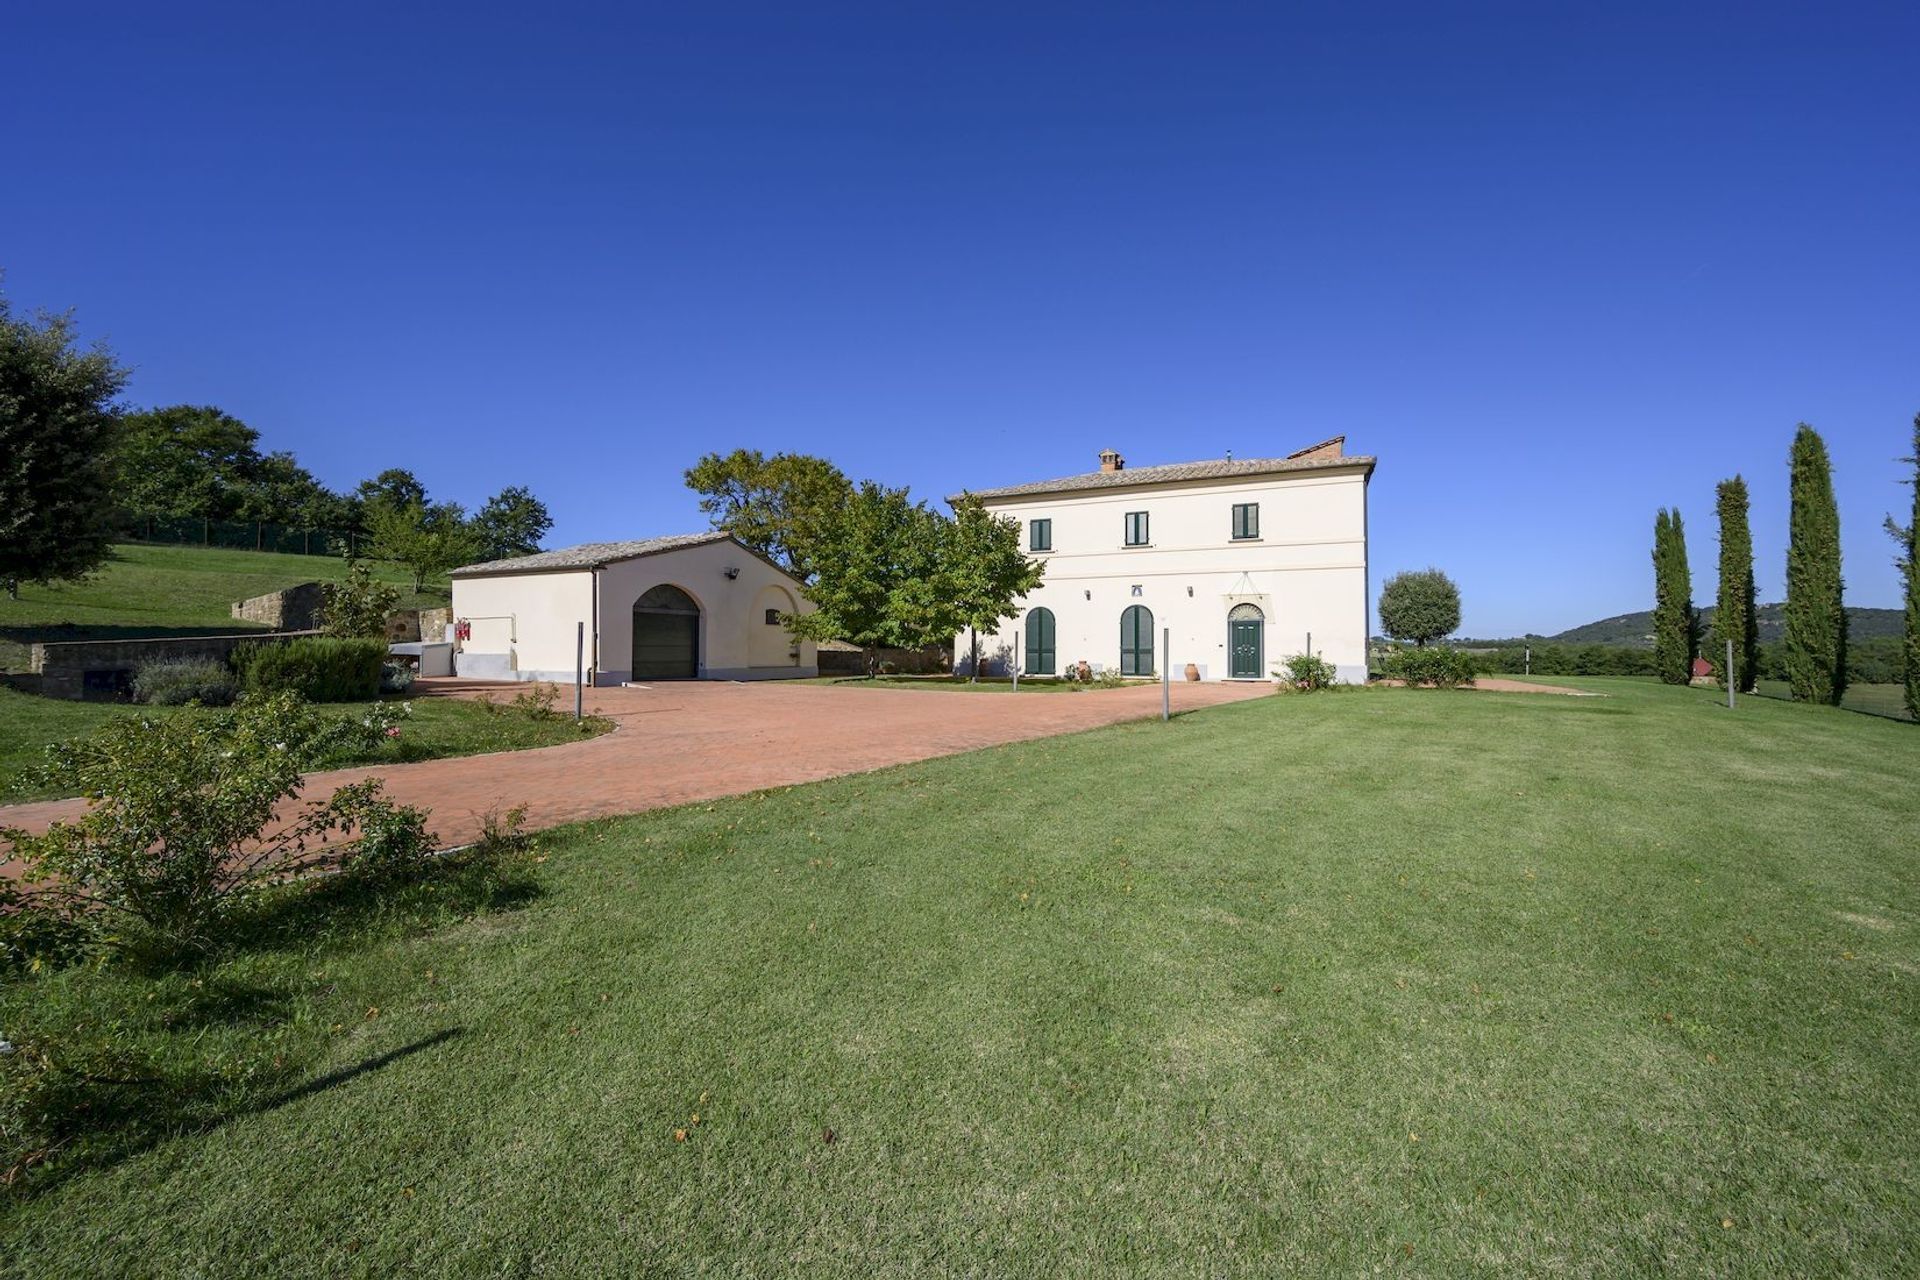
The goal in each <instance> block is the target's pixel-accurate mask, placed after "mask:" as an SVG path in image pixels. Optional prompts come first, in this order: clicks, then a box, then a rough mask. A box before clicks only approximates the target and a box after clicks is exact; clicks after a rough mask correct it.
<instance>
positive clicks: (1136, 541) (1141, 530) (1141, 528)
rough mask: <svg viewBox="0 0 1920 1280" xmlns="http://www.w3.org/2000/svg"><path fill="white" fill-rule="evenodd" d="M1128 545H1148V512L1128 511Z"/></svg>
mask: <svg viewBox="0 0 1920 1280" xmlns="http://www.w3.org/2000/svg"><path fill="white" fill-rule="evenodd" d="M1127 545H1128V546H1130V547H1144V546H1146V545H1147V513H1146V512H1144V511H1129V512H1127Z"/></svg>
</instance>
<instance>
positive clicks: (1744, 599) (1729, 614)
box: [1707, 476, 1760, 693]
mask: <svg viewBox="0 0 1920 1280" xmlns="http://www.w3.org/2000/svg"><path fill="white" fill-rule="evenodd" d="M1716 492H1717V493H1718V494H1719V497H1720V596H1719V600H1718V601H1717V602H1716V603H1715V605H1714V610H1713V652H1712V653H1710V654H1708V655H1707V656H1708V657H1709V658H1711V659H1713V669H1714V671H1715V672H1716V673H1718V675H1719V677H1720V687H1721V688H1722V689H1724V688H1726V687H1727V680H1728V673H1727V641H1729V640H1731V641H1733V675H1732V678H1733V681H1734V686H1733V687H1734V688H1735V689H1736V690H1738V691H1739V692H1741V693H1745V692H1747V691H1748V690H1750V689H1752V688H1753V682H1754V678H1755V676H1756V674H1757V668H1758V667H1759V664H1760V620H1759V617H1758V611H1757V609H1756V606H1755V604H1754V591H1753V531H1752V529H1751V528H1749V527H1748V525H1747V482H1746V481H1745V480H1742V479H1741V478H1740V477H1739V476H1735V477H1734V478H1733V479H1731V480H1722V481H1721V482H1720V487H1719V489H1718V490H1717V491H1716Z"/></svg>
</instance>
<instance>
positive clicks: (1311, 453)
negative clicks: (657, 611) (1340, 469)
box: [1287, 436, 1347, 462]
mask: <svg viewBox="0 0 1920 1280" xmlns="http://www.w3.org/2000/svg"><path fill="white" fill-rule="evenodd" d="M1346 443H1347V438H1346V437H1345V436H1335V437H1334V438H1333V439H1331V440H1322V441H1321V442H1320V443H1319V444H1310V445H1308V446H1307V447H1306V448H1304V449H1296V450H1294V451H1293V452H1292V453H1290V454H1288V455H1287V461H1288V462H1294V461H1305V460H1307V459H1309V458H1338V457H1341V456H1343V454H1344V446H1345V445H1346Z"/></svg>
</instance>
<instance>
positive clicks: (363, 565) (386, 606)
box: [320, 556, 400, 639]
mask: <svg viewBox="0 0 1920 1280" xmlns="http://www.w3.org/2000/svg"><path fill="white" fill-rule="evenodd" d="M320 602H321V603H320V608H321V625H322V626H324V627H325V628H326V631H327V634H328V635H330V636H338V637H340V638H341V639H354V638H356V637H362V636H375V637H378V636H384V635H385V634H386V633H387V615H388V614H389V613H392V612H393V606H394V605H396V604H398V603H399V602H400V588H398V587H395V586H390V585H389V584H387V583H384V582H380V581H378V580H377V579H375V578H374V576H373V566H372V565H369V564H368V563H367V562H366V561H364V560H356V559H354V558H353V557H352V556H349V557H347V576H346V579H345V580H344V581H342V582H326V583H322V584H321V586H320Z"/></svg>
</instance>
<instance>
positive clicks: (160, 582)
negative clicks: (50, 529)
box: [0, 545, 447, 671]
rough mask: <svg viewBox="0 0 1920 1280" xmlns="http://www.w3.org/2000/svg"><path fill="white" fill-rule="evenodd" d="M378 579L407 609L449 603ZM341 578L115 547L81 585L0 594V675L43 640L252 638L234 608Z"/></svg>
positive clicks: (320, 566)
mask: <svg viewBox="0 0 1920 1280" xmlns="http://www.w3.org/2000/svg"><path fill="white" fill-rule="evenodd" d="M376 572H377V575H378V576H379V577H380V578H381V579H382V580H383V581H386V582H391V583H392V584H393V585H395V586H397V587H399V588H400V590H401V592H402V593H403V594H402V596H401V601H400V603H401V604H402V605H403V606H405V607H408V608H430V607H432V606H434V605H443V604H445V603H446V602H447V591H446V589H445V587H444V586H443V587H441V588H440V589H439V590H438V591H437V592H436V591H434V590H433V589H432V587H429V589H428V591H427V592H426V593H425V594H423V595H420V596H414V595H413V594H412V593H411V591H410V590H409V588H411V586H412V585H413V583H412V579H411V577H409V575H408V573H407V571H406V570H405V569H402V568H400V567H399V566H397V565H384V566H380V567H379V568H378V569H377V570H376ZM344 573H345V565H344V564H343V562H342V561H340V560H338V559H335V558H333V557H331V556H295V555H280V554H278V553H275V552H270V551H228V550H223V549H220V548H217V547H150V546H133V545H126V546H118V547H115V548H114V556H113V559H112V560H111V561H109V562H108V563H107V565H106V566H105V567H104V568H103V569H101V570H100V572H99V573H96V574H95V575H93V576H92V577H91V578H89V579H87V580H86V581H85V582H79V583H67V584H64V585H62V586H58V587H35V586H22V587H21V588H20V598H19V599H18V600H9V599H7V598H6V597H5V595H4V594H0V671H20V670H24V669H25V668H26V665H27V646H28V645H30V644H34V643H37V642H41V641H53V640H99V639H128V638H133V637H137V636H165V635H208V634H230V633H232V632H235V631H248V630H253V629H255V628H253V627H252V626H251V625H250V624H248V623H244V622H238V621H235V620H234V618H233V617H232V615H231V613H230V612H229V610H230V608H231V606H232V604H233V602H234V601H236V600H244V599H246V598H247V597H248V596H257V595H264V594H265V593H267V592H269V591H278V590H281V589H282V588H285V587H291V586H294V585H296V584H297V583H301V582H330V581H337V580H338V579H339V578H340V577H341V576H342V575H343V574H344Z"/></svg>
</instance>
